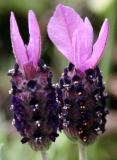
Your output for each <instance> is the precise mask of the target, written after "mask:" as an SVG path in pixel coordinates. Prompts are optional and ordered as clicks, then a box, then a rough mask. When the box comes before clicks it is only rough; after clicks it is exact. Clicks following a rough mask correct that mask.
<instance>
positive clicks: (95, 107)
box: [48, 4, 109, 144]
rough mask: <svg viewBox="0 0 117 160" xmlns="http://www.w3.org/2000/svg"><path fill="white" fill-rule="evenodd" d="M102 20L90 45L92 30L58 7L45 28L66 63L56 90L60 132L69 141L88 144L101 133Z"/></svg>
mask: <svg viewBox="0 0 117 160" xmlns="http://www.w3.org/2000/svg"><path fill="white" fill-rule="evenodd" d="M108 28H109V27H108V20H107V19H105V21H104V23H103V25H102V28H101V31H100V33H99V37H98V39H97V41H96V42H95V43H94V44H93V36H94V35H93V28H92V25H91V23H90V21H89V19H88V18H87V17H86V18H85V20H83V19H82V18H81V17H80V16H79V15H78V14H77V13H76V12H75V11H74V10H73V9H72V8H70V7H66V6H63V5H61V4H60V5H58V6H57V8H56V10H55V12H54V15H53V16H52V18H51V19H50V22H49V24H48V35H49V37H50V39H51V40H52V42H53V43H54V44H55V46H56V47H57V48H58V50H59V51H60V52H61V53H62V54H63V55H64V56H65V57H66V58H67V59H68V61H69V62H71V63H70V64H69V66H68V67H66V68H65V69H64V73H63V74H62V76H61V78H60V81H59V85H58V88H57V92H58V99H59V101H60V102H61V113H60V116H59V117H60V129H63V130H64V132H65V134H66V135H67V136H68V137H69V138H70V139H76V140H77V139H79V138H80V140H81V141H82V142H83V143H85V144H88V143H91V142H93V141H94V140H95V138H96V136H97V135H98V134H100V133H103V132H104V131H105V124H106V115H107V113H108V111H107V108H106V96H107V95H106V93H105V87H104V84H103V77H102V75H101V72H100V70H99V68H98V67H97V63H98V61H99V60H100V57H101V56H102V53H103V50H104V48H105V44H106V41H107V36H108Z"/></svg>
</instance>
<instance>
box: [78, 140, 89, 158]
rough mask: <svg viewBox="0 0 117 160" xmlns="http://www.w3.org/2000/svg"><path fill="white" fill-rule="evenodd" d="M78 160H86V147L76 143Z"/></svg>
mask: <svg viewBox="0 0 117 160" xmlns="http://www.w3.org/2000/svg"><path fill="white" fill-rule="evenodd" d="M78 150H79V160H87V146H86V145H84V144H83V143H82V142H80V141H79V142H78Z"/></svg>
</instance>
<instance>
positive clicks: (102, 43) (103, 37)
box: [81, 19, 109, 71]
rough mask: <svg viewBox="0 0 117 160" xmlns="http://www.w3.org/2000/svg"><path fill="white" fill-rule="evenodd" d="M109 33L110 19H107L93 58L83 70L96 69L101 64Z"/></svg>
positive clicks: (86, 63) (94, 47)
mask: <svg viewBox="0 0 117 160" xmlns="http://www.w3.org/2000/svg"><path fill="white" fill-rule="evenodd" d="M108 32H109V23H108V19H105V21H104V22H103V25H102V27H101V30H100V33H99V36H98V39H97V41H96V42H95V44H94V46H93V52H92V56H91V57H90V58H89V59H88V60H87V61H86V62H85V63H84V64H83V65H82V68H81V69H82V70H83V71H84V70H86V69H89V68H94V67H95V66H96V64H97V63H98V62H99V60H100V58H101V56H102V55H103V51H104V48H105V45H106V42H107V37H108Z"/></svg>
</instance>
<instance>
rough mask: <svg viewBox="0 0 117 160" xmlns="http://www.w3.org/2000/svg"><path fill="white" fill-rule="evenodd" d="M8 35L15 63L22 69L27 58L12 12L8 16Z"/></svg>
mask: <svg viewBox="0 0 117 160" xmlns="http://www.w3.org/2000/svg"><path fill="white" fill-rule="evenodd" d="M10 33H11V42H12V48H13V53H14V56H15V58H16V62H17V63H18V64H19V65H20V67H21V68H22V69H23V65H24V64H26V63H28V56H27V54H26V48H25V45H24V42H23V40H22V38H21V36H20V32H19V29H18V25H17V22H16V19H15V16H14V13H13V12H11V16H10Z"/></svg>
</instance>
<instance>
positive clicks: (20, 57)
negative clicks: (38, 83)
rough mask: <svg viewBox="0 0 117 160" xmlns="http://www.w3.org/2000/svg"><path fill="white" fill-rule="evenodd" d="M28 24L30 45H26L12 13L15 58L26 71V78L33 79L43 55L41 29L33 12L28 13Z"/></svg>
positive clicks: (11, 31) (11, 30) (11, 22)
mask: <svg viewBox="0 0 117 160" xmlns="http://www.w3.org/2000/svg"><path fill="white" fill-rule="evenodd" d="M28 24H29V34H30V39H29V43H28V45H24V42H23V40H22V38H21V36H20V32H19V29H18V26H17V22H16V20H15V16H14V13H13V12H11V17H10V33H11V42H12V47H13V52H14V56H15V58H16V62H17V63H18V65H19V66H20V68H21V69H22V70H23V71H24V74H25V76H26V78H27V79H31V78H33V77H34V73H35V72H36V70H37V64H38V61H39V58H40V55H41V36H40V29H39V25H38V22H37V20H36V17H35V14H34V12H33V11H31V10H30V11H29V13H28Z"/></svg>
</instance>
